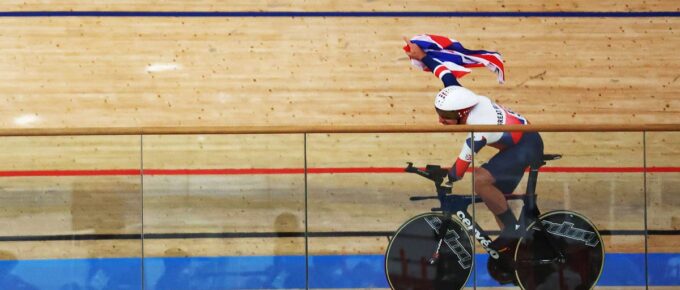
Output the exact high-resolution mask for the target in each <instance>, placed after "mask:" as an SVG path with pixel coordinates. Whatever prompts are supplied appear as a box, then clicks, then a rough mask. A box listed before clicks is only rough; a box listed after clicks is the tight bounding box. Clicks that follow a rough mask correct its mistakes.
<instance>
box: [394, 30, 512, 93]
mask: <svg viewBox="0 0 680 290" xmlns="http://www.w3.org/2000/svg"><path fill="white" fill-rule="evenodd" d="M411 42H413V43H415V44H417V45H418V46H420V48H422V49H423V51H425V53H427V55H429V56H431V57H432V58H434V59H436V60H438V61H439V62H441V63H442V64H444V65H445V66H446V67H447V68H448V69H449V70H450V71H451V72H452V73H453V74H454V75H455V76H456V78H461V77H463V76H464V75H466V74H468V73H470V72H471V70H470V68H472V67H486V68H488V69H489V70H491V71H492V72H494V73H496V75H497V76H498V82H499V83H501V84H502V83H504V82H505V69H504V68H503V59H502V58H501V55H500V54H499V53H497V52H493V51H486V50H469V49H466V48H464V47H463V45H462V44H460V42H458V41H456V40H455V39H451V38H448V37H444V36H439V35H433V34H421V35H416V36H414V37H412V38H411ZM404 50H405V51H409V47H408V46H404ZM411 63H412V64H413V65H414V66H415V67H418V68H420V69H422V70H424V71H429V69H428V68H427V66H425V64H423V63H422V62H421V61H419V60H416V59H411Z"/></svg>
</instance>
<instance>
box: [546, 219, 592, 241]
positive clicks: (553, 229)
mask: <svg viewBox="0 0 680 290" xmlns="http://www.w3.org/2000/svg"><path fill="white" fill-rule="evenodd" d="M541 223H542V224H543V226H545V228H546V230H547V231H548V232H549V233H551V234H553V235H557V236H561V237H565V238H568V239H572V240H577V241H582V242H585V244H586V245H587V246H591V247H595V246H597V244H599V243H600V239H598V238H597V234H596V233H594V232H590V231H586V230H582V229H577V228H574V224H573V223H570V222H563V223H561V224H558V223H553V222H550V221H546V220H542V221H541Z"/></svg>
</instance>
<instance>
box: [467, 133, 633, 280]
mask: <svg viewBox="0 0 680 290" xmlns="http://www.w3.org/2000/svg"><path fill="white" fill-rule="evenodd" d="M475 134H479V135H483V133H475ZM477 137H481V136H477ZM498 137H499V136H493V134H490V135H489V136H487V138H486V140H487V141H489V140H499V141H498V142H494V143H491V144H486V146H485V147H484V148H482V150H481V151H480V152H479V154H478V155H477V156H476V158H475V165H476V167H477V168H480V169H479V171H475V191H476V193H477V195H480V196H482V197H485V196H494V195H492V194H496V195H498V194H500V193H501V192H502V193H506V194H508V193H513V194H515V195H517V194H525V195H526V196H525V197H524V198H523V199H519V200H510V201H508V204H509V208H510V209H511V210H512V212H513V215H514V216H515V218H517V219H518V226H517V227H516V228H517V229H518V230H517V231H513V230H504V231H503V235H502V236H503V237H504V240H506V242H503V243H500V242H497V241H495V240H496V239H497V237H496V236H494V237H493V238H494V241H495V242H494V243H492V247H491V248H492V249H494V250H498V251H499V253H498V255H499V256H500V258H501V259H500V260H495V259H492V258H490V255H485V256H487V258H486V261H487V263H488V261H491V262H492V263H491V264H489V265H487V266H488V267H482V265H480V266H479V267H478V276H477V285H478V286H479V287H491V288H495V287H512V286H513V283H516V284H520V285H522V286H523V287H524V288H529V289H538V288H540V289H560V288H561V287H564V285H567V286H568V285H572V286H575V285H581V286H583V287H584V288H583V289H589V288H590V285H592V284H594V283H596V286H595V289H613V288H615V289H620V288H624V287H625V288H626V289H644V288H645V268H644V253H645V237H644V230H645V228H644V225H645V224H644V174H643V173H644V170H643V166H644V159H643V155H644V153H643V146H642V142H643V141H642V140H643V136H642V133H640V132H633V133H619V132H602V133H561V132H553V133H540V134H537V133H528V132H527V133H523V134H521V135H520V134H517V133H513V132H505V133H503V135H502V136H500V139H499V138H498ZM477 139H479V138H477ZM504 142H506V143H508V144H504ZM541 143H542V144H543V148H544V150H543V152H544V154H545V155H544V158H541V159H554V158H552V157H551V156H548V155H547V154H561V155H562V156H561V158H560V159H556V160H546V161H545V162H546V164H545V165H543V166H542V164H541V163H538V164H536V165H534V166H533V167H534V168H540V169H538V171H537V173H535V176H532V173H531V172H532V170H531V169H530V168H531V167H532V166H531V165H530V164H532V163H533V162H534V161H535V160H536V159H537V157H538V155H537V154H535V153H534V152H540V147H541ZM498 144H504V145H506V146H505V147H502V148H504V149H502V150H501V151H499V150H496V149H494V148H487V147H493V146H489V145H496V146H498ZM534 155H536V156H534ZM532 160H533V161H532ZM510 164H520V166H519V168H522V166H526V165H529V169H528V170H524V173H523V174H522V170H519V171H516V169H517V166H512V165H510ZM487 175H490V176H492V177H493V179H492V181H491V182H492V183H493V185H494V187H495V188H496V189H498V193H494V191H492V189H488V188H487V183H489V181H486V180H488V178H487V177H488V176H487ZM519 176H522V178H521V180H520V181H519V183H518V185H517V187H516V188H514V187H515V184H517V181H518V180H519ZM533 182H535V184H536V185H535V187H533V186H531V185H530V184H533ZM532 188H533V189H532ZM485 190H487V191H488V192H484V191H485ZM532 192H533V193H535V195H531V193H532ZM532 196H533V198H532ZM484 199H486V197H485V198H484ZM532 200H533V201H535V207H534V206H532ZM499 204H503V202H502V201H497V200H496V201H493V199H492V202H490V206H493V207H494V209H495V211H496V214H498V213H501V212H502V209H503V206H499ZM491 210H492V208H490V207H489V206H487V204H486V203H479V204H478V205H477V207H476V210H475V221H477V223H479V224H480V226H482V227H483V228H485V229H486V228H489V229H496V230H498V229H499V223H502V222H501V220H506V221H508V222H513V221H512V217H510V219H508V216H506V218H503V219H501V218H499V221H498V222H497V218H496V217H495V214H493V213H492V211H491ZM499 216H500V215H499ZM518 231H519V232H518ZM496 233H498V232H496ZM513 236H514V239H513V238H512V237H513ZM516 238H519V240H518V242H513V241H514V240H516ZM508 260H510V261H512V262H510V263H511V265H514V268H513V267H512V266H508V265H507V264H504V263H507V261H508ZM499 261H502V262H499ZM499 264H500V266H499ZM507 269H510V271H508V270H507ZM508 272H511V273H512V274H510V275H508V274H509V273H508ZM513 274H514V275H513ZM499 280H500V281H502V282H507V284H503V285H501V284H502V283H499ZM595 281H597V282H595ZM515 287H516V286H515ZM537 287H538V288H537Z"/></svg>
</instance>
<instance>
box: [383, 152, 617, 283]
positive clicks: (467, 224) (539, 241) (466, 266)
mask: <svg viewBox="0 0 680 290" xmlns="http://www.w3.org/2000/svg"><path fill="white" fill-rule="evenodd" d="M559 158H561V155H543V158H542V159H543V161H541V162H539V163H537V164H532V165H531V166H529V178H528V183H527V190H526V193H525V194H506V195H505V198H506V199H507V200H522V201H523V206H522V209H521V212H520V214H519V219H518V225H517V228H518V230H519V231H520V233H521V237H520V238H519V239H517V240H516V241H515V243H516V244H513V247H511V249H514V251H513V253H499V252H497V251H496V250H494V249H493V248H491V247H489V245H490V244H491V241H492V240H491V239H490V238H489V235H488V233H487V232H485V231H484V230H483V229H482V228H481V227H480V226H479V225H478V224H477V223H476V222H475V221H474V218H473V217H472V216H471V215H470V214H469V213H468V211H467V208H468V207H469V206H470V204H472V203H473V202H474V203H480V202H483V201H482V199H481V198H480V197H476V196H473V195H459V194H451V188H450V187H445V186H441V184H442V182H443V181H444V178H445V177H446V175H447V173H448V171H447V170H446V169H443V168H441V166H438V165H427V166H426V167H425V169H424V170H422V169H419V168H417V167H415V166H413V163H410V162H409V163H408V166H407V167H406V168H405V171H406V172H409V173H415V174H418V175H420V176H423V177H425V178H427V179H430V180H431V181H433V182H434V184H435V188H436V191H437V195H436V196H411V197H410V200H411V201H421V200H428V199H437V200H439V202H440V207H438V208H432V209H431V212H428V213H423V214H420V215H417V216H415V217H413V218H411V219H409V220H407V221H406V222H405V223H404V224H403V225H402V226H401V227H399V229H398V230H397V231H396V232H395V234H394V236H393V237H392V238H391V239H390V242H389V245H388V247H387V251H386V254H385V273H386V275H387V280H388V282H389V284H390V287H391V288H392V289H395V290H407V289H408V290H416V289H418V290H421V289H422V290H429V289H435V290H444V289H446V290H452V289H462V288H463V287H465V285H466V283H467V281H468V279H469V277H470V273H471V272H472V269H473V265H474V264H475V262H476V259H475V256H476V255H475V249H474V244H473V240H472V239H473V238H474V239H475V240H477V241H478V242H479V243H480V245H481V247H482V248H484V250H485V251H486V253H487V254H488V256H489V257H488V259H487V270H488V271H489V274H490V275H491V276H492V278H494V279H495V280H497V281H499V283H501V284H506V283H513V284H515V285H517V286H519V287H520V288H522V289H527V290H529V289H531V290H533V289H551V290H554V289H560V290H576V289H579V290H580V289H586V290H587V289H592V288H593V287H594V286H595V284H596V283H597V280H598V279H599V277H600V274H601V273H602V267H603V265H604V245H603V243H602V237H601V236H600V233H599V232H598V230H597V228H596V227H595V225H593V223H592V222H591V221H590V220H588V218H587V217H585V216H584V215H581V214H579V213H576V212H573V211H568V210H555V211H550V212H546V213H543V214H541V212H540V211H539V209H538V206H537V204H536V197H537V195H536V193H535V190H536V183H537V179H538V171H539V168H540V167H541V166H543V165H545V164H546V161H549V160H555V159H559Z"/></svg>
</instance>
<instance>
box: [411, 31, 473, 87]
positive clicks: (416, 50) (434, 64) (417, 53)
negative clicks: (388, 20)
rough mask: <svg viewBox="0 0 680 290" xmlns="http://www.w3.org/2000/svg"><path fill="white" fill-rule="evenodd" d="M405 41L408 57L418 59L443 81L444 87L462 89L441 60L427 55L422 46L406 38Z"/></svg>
mask: <svg viewBox="0 0 680 290" xmlns="http://www.w3.org/2000/svg"><path fill="white" fill-rule="evenodd" d="M404 41H406V44H407V45H408V50H407V51H406V55H408V56H409V57H410V58H413V59H417V60H419V61H421V62H423V63H424V64H425V65H426V66H427V68H429V69H430V70H431V71H432V73H434V75H435V76H436V77H438V78H439V79H440V80H442V82H443V83H444V87H449V86H459V87H462V86H461V85H460V83H458V79H456V77H455V76H454V75H453V73H452V72H451V71H450V70H449V69H448V68H447V67H446V66H445V65H444V64H442V63H441V62H440V61H439V60H436V59H434V58H432V57H431V56H429V55H427V54H426V53H425V52H424V51H423V49H421V48H420V46H418V45H417V44H415V43H413V42H411V41H410V40H408V38H406V37H404Z"/></svg>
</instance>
